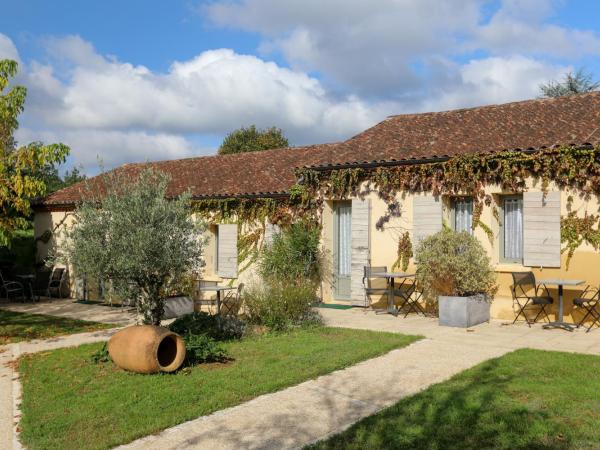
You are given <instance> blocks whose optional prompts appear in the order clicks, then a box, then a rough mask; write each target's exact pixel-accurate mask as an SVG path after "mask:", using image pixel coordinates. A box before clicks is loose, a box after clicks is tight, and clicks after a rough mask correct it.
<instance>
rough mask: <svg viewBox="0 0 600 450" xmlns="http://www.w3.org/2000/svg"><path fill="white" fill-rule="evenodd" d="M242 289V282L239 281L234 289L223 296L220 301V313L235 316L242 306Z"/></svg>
mask: <svg viewBox="0 0 600 450" xmlns="http://www.w3.org/2000/svg"><path fill="white" fill-rule="evenodd" d="M243 289H244V283H240V284H238V286H237V289H236V290H235V291H230V292H228V293H227V295H226V296H225V298H223V300H222V301H221V314H222V315H229V314H231V315H233V316H237V315H238V313H239V311H240V308H241V307H242V290H243Z"/></svg>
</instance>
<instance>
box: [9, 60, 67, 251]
mask: <svg viewBox="0 0 600 450" xmlns="http://www.w3.org/2000/svg"><path fill="white" fill-rule="evenodd" d="M17 70H18V65H17V63H16V61H12V60H0V246H7V245H9V243H10V240H11V237H12V236H13V234H14V232H15V231H16V230H18V229H22V228H26V227H27V226H28V217H29V216H30V214H31V203H30V202H31V200H32V199H33V198H35V197H38V196H42V195H44V194H46V192H47V185H46V182H45V181H44V178H43V176H41V172H42V171H43V169H44V168H45V167H46V166H48V165H50V166H54V165H56V164H60V163H62V162H64V161H65V159H66V157H67V155H68V154H69V147H67V146H66V145H64V144H50V145H44V144H42V143H41V142H32V143H31V144H27V145H24V146H21V147H17V146H16V144H15V140H14V132H15V130H16V129H17V128H18V127H19V121H18V116H19V114H20V113H22V112H23V109H24V106H25V97H26V96H27V89H26V88H25V87H23V86H14V87H12V88H10V89H9V82H10V80H11V78H13V77H14V76H15V75H16V73H17Z"/></svg>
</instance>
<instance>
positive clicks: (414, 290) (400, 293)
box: [394, 279, 426, 318]
mask: <svg viewBox="0 0 600 450" xmlns="http://www.w3.org/2000/svg"><path fill="white" fill-rule="evenodd" d="M394 296H396V297H400V298H401V299H402V300H401V303H400V305H399V306H398V311H402V310H405V313H404V317H405V318H406V317H407V316H408V314H409V313H410V312H411V311H413V312H415V313H416V314H417V315H418V314H423V315H424V316H425V315H426V314H425V310H424V309H423V307H422V306H421V304H420V303H419V300H421V297H422V296H423V292H422V291H421V290H419V289H418V285H417V280H410V281H409V280H408V279H405V280H403V282H402V284H401V285H400V286H398V287H397V288H394Z"/></svg>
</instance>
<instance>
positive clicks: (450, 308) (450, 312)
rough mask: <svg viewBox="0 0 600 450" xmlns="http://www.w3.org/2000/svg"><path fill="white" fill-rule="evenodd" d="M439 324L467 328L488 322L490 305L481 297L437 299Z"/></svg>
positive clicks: (441, 297)
mask: <svg viewBox="0 0 600 450" xmlns="http://www.w3.org/2000/svg"><path fill="white" fill-rule="evenodd" d="M438 306H439V324H440V325H442V326H446V327H460V328H469V327H472V326H475V325H479V324H480V323H483V322H489V321H490V303H489V302H488V301H486V299H485V296H483V295H473V296H471V297H443V296H440V297H438Z"/></svg>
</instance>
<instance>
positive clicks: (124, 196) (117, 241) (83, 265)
mask: <svg viewBox="0 0 600 450" xmlns="http://www.w3.org/2000/svg"><path fill="white" fill-rule="evenodd" d="M99 178H100V180H101V181H100V182H98V180H96V182H95V183H93V184H92V183H91V182H90V183H89V184H88V191H89V194H86V196H85V197H86V200H85V201H84V202H83V203H81V204H80V205H79V206H78V207H77V208H76V210H75V213H74V214H75V225H74V226H73V227H72V228H71V229H70V230H67V231H66V232H65V233H66V239H65V240H64V245H62V246H61V247H62V248H61V249H60V250H58V251H57V253H56V254H57V255H58V256H57V257H58V258H59V259H61V258H62V259H63V260H64V262H65V263H67V264H70V265H71V266H72V267H73V269H74V271H75V273H78V274H85V275H86V276H88V277H92V278H95V279H100V280H110V282H111V285H112V288H113V289H114V290H115V292H116V293H117V295H119V296H121V297H122V298H129V299H134V300H135V301H136V305H137V309H138V314H139V317H140V318H141V320H142V322H143V323H146V324H153V325H160V321H161V319H162V316H163V308H164V289H165V288H166V286H167V285H168V284H169V283H172V282H173V280H177V279H179V278H180V277H182V276H183V275H185V274H189V273H191V272H192V271H195V270H199V269H200V267H201V266H202V247H203V243H204V241H203V239H202V233H203V231H204V224H203V223H201V222H198V221H197V220H196V219H194V217H193V215H192V211H191V197H190V195H188V194H184V195H181V196H180V197H178V198H175V199H168V198H167V196H166V193H167V185H168V177H167V176H166V175H165V174H164V173H161V172H156V171H153V170H145V171H143V172H142V173H141V174H140V176H139V178H138V179H137V181H133V182H132V181H131V180H127V179H125V178H124V177H123V176H118V175H114V173H113V174H110V173H109V174H104V175H101V176H100V177H99ZM98 192H102V195H101V196H98ZM59 252H60V253H59Z"/></svg>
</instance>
